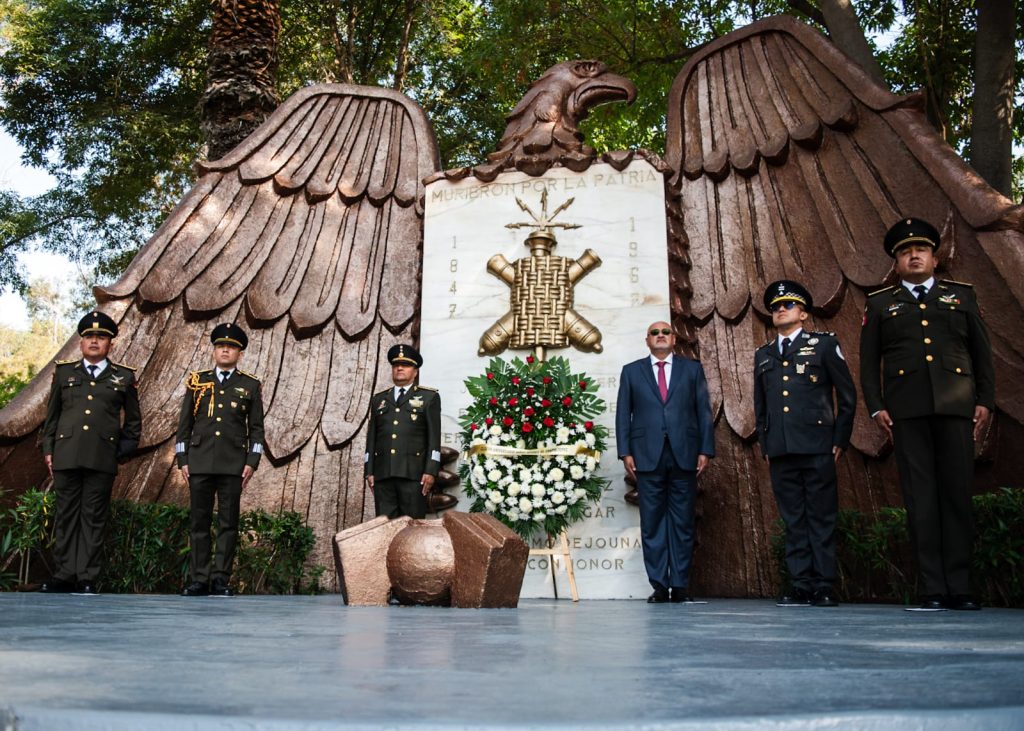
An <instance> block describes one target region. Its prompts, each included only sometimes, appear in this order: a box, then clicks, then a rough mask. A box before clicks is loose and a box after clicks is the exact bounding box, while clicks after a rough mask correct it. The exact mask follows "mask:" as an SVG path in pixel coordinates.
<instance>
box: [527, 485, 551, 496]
mask: <svg viewBox="0 0 1024 731" xmlns="http://www.w3.org/2000/svg"><path fill="white" fill-rule="evenodd" d="M530 492H531V493H532V494H533V496H534V497H544V495H545V494H546V493H547V490H546V489H545V488H544V486H543V485H542V484H540V483H539V482H535V483H533V485H531V486H530Z"/></svg>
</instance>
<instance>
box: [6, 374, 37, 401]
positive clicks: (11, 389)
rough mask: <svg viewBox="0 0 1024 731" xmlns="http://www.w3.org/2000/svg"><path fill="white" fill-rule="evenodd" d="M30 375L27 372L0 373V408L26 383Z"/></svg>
mask: <svg viewBox="0 0 1024 731" xmlns="http://www.w3.org/2000/svg"><path fill="white" fill-rule="evenodd" d="M31 380H32V376H31V375H29V374H27V373H6V374H4V375H0V409H2V408H3V407H4V406H6V405H7V404H8V402H9V401H10V400H11V399H12V398H14V397H15V396H17V395H18V392H19V391H21V389H23V388H25V386H27V385H28V382H29V381H31Z"/></svg>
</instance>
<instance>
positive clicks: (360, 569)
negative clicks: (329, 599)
mask: <svg viewBox="0 0 1024 731" xmlns="http://www.w3.org/2000/svg"><path fill="white" fill-rule="evenodd" d="M528 558H529V548H528V546H527V545H526V543H525V542H524V541H523V539H522V538H520V537H519V536H518V535H516V534H515V533H514V532H513V531H511V530H510V529H509V528H508V527H506V526H505V525H503V524H502V523H501V522H499V521H498V520H496V519H495V518H493V517H492V516H490V515H484V514H482V513H473V514H469V513H457V512H454V511H452V512H448V513H445V514H444V517H443V518H442V519H441V520H412V519H410V518H405V517H403V518H396V519H395V520H388V519H387V518H383V517H381V518H374V519H373V520H370V521H367V522H366V523H362V524H361V525H357V526H355V527H354V528H349V529H347V530H343V531H341V532H340V533H338V534H337V535H336V536H335V537H334V560H335V564H336V567H337V571H338V583H339V586H340V587H341V594H342V597H343V598H344V600H345V603H346V604H352V605H357V606H383V605H386V604H388V603H389V601H391V600H397V601H398V602H399V603H402V604H431V605H443V606H453V607H491V608H494V607H515V606H517V605H518V603H519V592H520V591H521V590H522V586H523V576H524V575H525V574H526V562H527V559H528Z"/></svg>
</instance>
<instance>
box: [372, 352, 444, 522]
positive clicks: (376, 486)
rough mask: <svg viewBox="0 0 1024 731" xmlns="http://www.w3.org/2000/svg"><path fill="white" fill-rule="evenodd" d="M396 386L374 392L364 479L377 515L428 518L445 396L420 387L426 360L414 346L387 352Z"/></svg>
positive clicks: (436, 466)
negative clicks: (417, 379)
mask: <svg viewBox="0 0 1024 731" xmlns="http://www.w3.org/2000/svg"><path fill="white" fill-rule="evenodd" d="M388 362H389V363H390V364H391V380H392V381H393V382H394V384H395V385H394V387H393V388H389V389H387V390H386V391H381V392H380V393H377V394H374V396H373V400H372V402H371V403H370V425H369V428H368V429H367V431H366V457H365V460H364V461H365V477H366V483H367V484H368V485H369V487H370V490H372V491H373V501H374V505H375V507H376V513H377V515H386V516H387V517H389V518H397V517H398V516H400V515H408V516H409V517H410V518H423V517H425V516H426V514H427V495H429V494H430V488H431V487H432V486H433V484H434V479H435V478H436V477H437V473H438V470H440V469H441V397H440V395H438V393H437V391H435V390H434V389H432V388H427V387H426V386H415V385H413V381H415V380H416V376H417V375H419V369H420V366H421V365H423V358H422V357H421V356H420V354H419V353H418V352H417V351H416V350H415V349H414V348H413V347H412V346H410V345H395V346H393V347H392V348H391V349H390V350H388Z"/></svg>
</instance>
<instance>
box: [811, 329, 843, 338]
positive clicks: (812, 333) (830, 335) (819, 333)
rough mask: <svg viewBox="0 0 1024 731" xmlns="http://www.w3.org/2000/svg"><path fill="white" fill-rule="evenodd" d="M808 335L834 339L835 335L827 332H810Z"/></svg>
mask: <svg viewBox="0 0 1024 731" xmlns="http://www.w3.org/2000/svg"><path fill="white" fill-rule="evenodd" d="M808 334H809V335H826V336H828V337H830V338H834V337H835V336H836V334H835V333H834V332H828V331H827V330H811V332H810V333H808Z"/></svg>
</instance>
